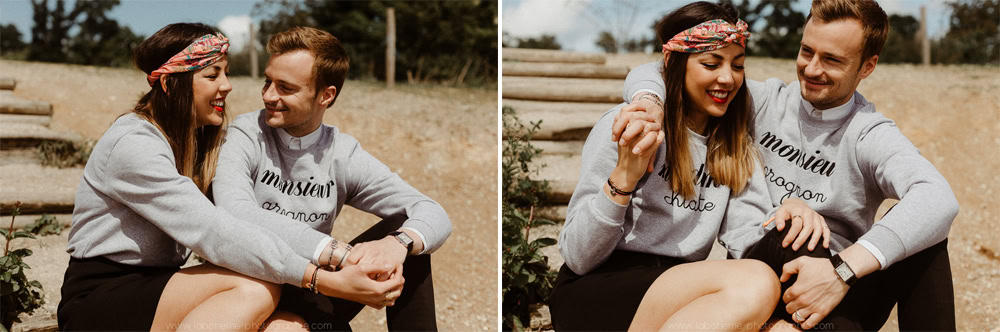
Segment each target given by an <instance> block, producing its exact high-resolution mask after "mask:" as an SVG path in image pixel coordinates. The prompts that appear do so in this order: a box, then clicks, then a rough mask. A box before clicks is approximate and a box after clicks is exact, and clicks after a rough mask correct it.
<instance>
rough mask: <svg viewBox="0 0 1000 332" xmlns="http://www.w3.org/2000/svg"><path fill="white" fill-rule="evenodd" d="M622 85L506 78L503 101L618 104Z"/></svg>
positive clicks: (619, 82)
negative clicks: (507, 99)
mask: <svg viewBox="0 0 1000 332" xmlns="http://www.w3.org/2000/svg"><path fill="white" fill-rule="evenodd" d="M622 84H623V83H622V81H621V80H610V79H572V78H547V77H517V76H504V77H503V98H509V99H525V100H541V101H569V102H590V103H615V104H618V103H621V102H622Z"/></svg>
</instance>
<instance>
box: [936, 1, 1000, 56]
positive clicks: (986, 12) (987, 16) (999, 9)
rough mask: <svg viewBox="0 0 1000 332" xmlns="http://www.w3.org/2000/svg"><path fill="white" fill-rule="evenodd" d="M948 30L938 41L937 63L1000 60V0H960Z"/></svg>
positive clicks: (953, 12) (950, 4)
mask: <svg viewBox="0 0 1000 332" xmlns="http://www.w3.org/2000/svg"><path fill="white" fill-rule="evenodd" d="M947 5H948V7H950V8H951V10H952V14H951V19H950V20H949V22H948V33H947V34H945V36H944V38H942V39H940V40H938V41H936V42H935V43H934V50H933V52H931V53H932V54H931V56H932V57H933V61H934V62H935V63H977V64H985V63H990V64H1000V0H956V1H952V2H949V3H947Z"/></svg>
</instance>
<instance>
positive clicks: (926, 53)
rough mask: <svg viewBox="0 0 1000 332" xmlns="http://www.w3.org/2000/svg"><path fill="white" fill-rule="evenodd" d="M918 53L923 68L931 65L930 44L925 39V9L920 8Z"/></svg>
mask: <svg viewBox="0 0 1000 332" xmlns="http://www.w3.org/2000/svg"><path fill="white" fill-rule="evenodd" d="M918 38H920V53H921V56H922V57H921V58H922V60H923V64H924V66H929V65H930V64H931V42H930V40H929V39H928V38H927V8H926V7H924V6H920V33H918Z"/></svg>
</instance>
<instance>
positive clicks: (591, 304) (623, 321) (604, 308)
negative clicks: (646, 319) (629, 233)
mask: <svg viewBox="0 0 1000 332" xmlns="http://www.w3.org/2000/svg"><path fill="white" fill-rule="evenodd" d="M683 263H687V261H685V260H683V259H680V258H674V257H666V256H659V255H654V254H646V253H638V252H631V251H615V252H613V253H611V256H610V257H608V260H607V261H605V262H604V264H601V266H599V267H598V268H597V269H595V270H594V271H591V272H590V273H587V274H585V275H582V276H581V275H577V274H576V273H573V271H571V270H570V269H569V268H568V267H566V264H563V266H562V268H561V269H559V276H558V277H556V282H555V287H554V288H553V289H552V294H551V296H550V298H549V311H550V312H551V313H552V325H553V327H554V328H555V329H556V331H624V330H627V329H628V327H629V325H631V324H632V318H633V317H635V311H636V310H637V309H639V303H640V302H642V297H643V296H645V295H646V290H648V289H649V286H651V285H652V284H653V281H656V278H659V277H660V275H661V274H663V272H664V271H666V270H667V269H669V268H671V267H674V266H676V265H679V264H683Z"/></svg>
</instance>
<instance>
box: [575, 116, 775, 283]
mask: <svg viewBox="0 0 1000 332" xmlns="http://www.w3.org/2000/svg"><path fill="white" fill-rule="evenodd" d="M624 105H625V104H621V105H618V106H617V107H615V108H613V109H611V110H610V111H608V112H607V113H605V114H604V116H603V117H601V119H600V120H599V121H598V122H597V124H595V125H594V127H593V128H592V129H591V131H590V135H589V136H588V137H587V141H586V143H584V145H583V156H582V166H581V169H580V181H579V182H578V183H577V185H576V190H574V191H573V197H572V198H570V201H569V208H568V210H567V212H566V223H565V225H564V226H563V229H562V232H561V233H560V234H559V252H560V253H561V254H562V256H563V258H565V259H566V265H567V266H568V267H569V268H570V269H571V270H573V272H575V273H577V274H580V275H582V274H586V273H588V272H590V271H592V270H594V269H595V268H597V267H598V266H599V265H601V264H602V263H604V261H606V260H607V258H608V257H609V256H610V255H611V253H612V252H613V251H615V250H624V251H634V252H642V253H650V254H657V255H662V256H670V257H677V258H681V259H684V260H687V261H698V260H704V259H706V258H708V253H709V252H710V251H711V250H712V242H713V241H714V240H715V239H716V237H717V236H718V237H719V238H720V240H722V241H723V242H725V243H726V244H727V246H728V247H730V248H731V250H733V251H734V252H737V253H741V252H742V251H743V249H745V248H746V247H747V246H748V245H749V244H752V243H753V242H752V241H756V239H759V238H760V237H761V236H763V234H764V229H763V228H761V227H760V225H761V224H762V223H763V222H764V218H765V216H766V215H767V214H768V213H769V212H770V211H769V209H770V207H771V206H770V202H769V199H768V197H767V191H766V189H765V184H764V178H763V176H762V174H761V172H760V169H759V168H757V169H755V170H754V173H753V176H752V177H751V178H750V179H749V182H748V184H747V186H746V187H745V189H744V190H743V191H742V192H741V193H739V194H736V195H734V194H733V193H732V192H731V190H730V189H729V187H726V186H723V185H720V184H718V183H717V182H715V180H714V179H712V177H711V175H710V174H708V168H707V166H706V164H705V158H706V149H707V148H706V145H705V144H706V140H707V139H706V138H705V137H704V136H701V135H698V134H696V133H694V132H692V131H690V130H688V134H689V135H688V144H689V146H690V149H689V151H690V153H691V160H692V162H693V165H692V166H693V167H694V171H695V176H694V181H695V195H694V197H691V198H685V197H684V196H682V195H680V194H677V193H674V192H673V190H671V188H670V182H669V170H668V169H669V167H668V166H667V165H666V162H665V160H664V153H665V152H664V151H666V143H663V145H661V146H660V147H659V149H658V150H657V152H656V156H655V157H654V158H656V162H655V167H654V172H653V173H647V174H646V175H645V176H643V177H642V178H640V179H639V182H638V183H637V184H636V187H635V188H636V189H635V192H634V193H633V194H632V197H631V200H630V201H629V203H628V205H619V204H618V203H615V202H613V201H612V200H611V198H609V197H608V196H607V194H605V193H604V192H603V190H604V184H605V183H607V181H608V177H609V176H610V175H611V171H612V170H614V168H615V164H616V163H617V160H618V144H617V143H615V142H613V141H611V124H612V123H613V122H614V117H615V115H616V114H618V112H619V110H620V109H621V107H622V106H624ZM750 224H754V225H756V227H745V226H746V225H750Z"/></svg>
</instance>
